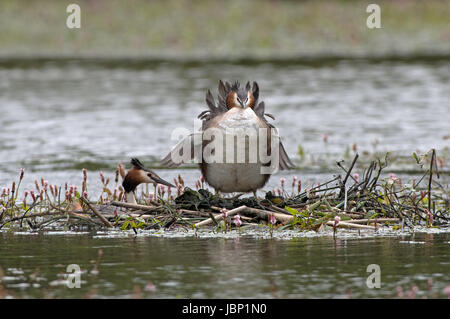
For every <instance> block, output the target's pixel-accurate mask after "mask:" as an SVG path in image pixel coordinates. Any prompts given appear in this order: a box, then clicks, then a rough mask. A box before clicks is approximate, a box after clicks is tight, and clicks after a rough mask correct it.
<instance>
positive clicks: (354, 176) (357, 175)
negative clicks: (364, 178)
mask: <svg viewBox="0 0 450 319" xmlns="http://www.w3.org/2000/svg"><path fill="white" fill-rule="evenodd" d="M353 178H354V179H355V182H356V183H358V182H359V174H357V173H355V174H353Z"/></svg>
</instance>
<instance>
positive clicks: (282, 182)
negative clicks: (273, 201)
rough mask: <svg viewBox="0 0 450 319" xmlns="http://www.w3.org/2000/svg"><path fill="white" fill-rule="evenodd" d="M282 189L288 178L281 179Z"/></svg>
mask: <svg viewBox="0 0 450 319" xmlns="http://www.w3.org/2000/svg"><path fill="white" fill-rule="evenodd" d="M280 183H281V187H282V188H284V183H286V178H284V177H282V178H280Z"/></svg>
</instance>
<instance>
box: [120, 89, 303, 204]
mask: <svg viewBox="0 0 450 319" xmlns="http://www.w3.org/2000/svg"><path fill="white" fill-rule="evenodd" d="M218 91H219V95H218V103H217V104H216V103H215V101H214V98H213V96H212V94H211V91H210V90H208V91H207V93H206V104H207V106H208V110H206V111H203V112H202V113H200V115H199V116H198V118H199V119H201V120H203V122H202V130H201V131H200V132H197V133H194V134H191V135H189V136H187V137H185V138H184V139H183V140H182V141H180V142H179V143H178V144H177V145H176V146H175V147H174V148H173V149H172V151H171V152H170V153H169V154H168V155H167V156H166V157H165V158H164V159H163V160H162V162H161V163H162V164H163V165H164V166H167V167H177V166H179V165H180V164H182V163H184V162H185V161H186V160H187V161H191V160H195V161H197V162H198V163H199V166H200V169H201V172H202V174H203V177H204V178H205V180H206V182H207V183H208V184H209V185H211V186H212V187H213V188H214V189H215V190H216V192H224V193H233V192H241V193H247V192H253V193H254V194H255V195H256V190H258V189H260V188H262V187H263V186H264V185H265V184H266V183H267V181H268V180H269V178H270V176H271V174H273V173H274V172H275V171H276V170H277V169H280V170H285V169H291V168H294V167H295V166H294V164H293V163H292V162H291V160H290V159H289V156H288V155H287V153H286V151H285V149H284V147H283V144H282V143H281V140H280V139H279V137H278V133H277V131H276V128H275V127H274V126H273V125H272V124H271V123H269V122H268V121H267V119H266V117H270V118H272V119H274V117H273V116H272V115H271V114H268V113H265V104H264V102H263V101H261V102H259V86H258V84H257V83H256V82H253V85H250V83H249V82H247V84H246V85H245V87H242V88H241V86H240V84H239V82H235V83H233V84H230V83H228V82H225V83H224V82H222V81H219V88H218ZM208 130H209V131H211V130H212V131H213V133H212V134H210V133H208V134H207V133H206V132H208ZM249 130H250V131H251V132H256V135H255V136H256V140H252V137H251V134H249ZM230 132H233V133H232V134H231V137H232V141H233V143H231V144H227V143H228V142H227V143H225V141H230V140H227V138H226V136H227V135H230ZM261 132H262V133H263V134H261ZM198 135H200V139H196V137H198ZM206 135H208V136H207V137H206ZM211 135H213V136H211ZM205 137H206V138H205ZM235 137H236V139H237V141H238V143H234V140H235V139H234V138H235ZM199 141H200V142H199ZM239 141H240V142H239ZM252 142H253V143H256V144H257V146H256V148H254V146H255V145H252ZM261 143H262V144H261ZM230 145H231V146H230ZM222 146H225V147H224V148H222ZM196 147H198V148H200V152H196V151H195V148H196ZM186 148H187V149H186ZM262 148H264V150H265V151H266V154H265V155H266V156H265V158H264V157H263V156H262V155H264V154H263V153H264V152H262V151H261V149H262ZM207 150H208V151H209V153H208V152H206V151H207ZM219 150H222V152H221V153H220V154H219V152H218V151H219ZM239 152H241V153H240V154H244V157H243V160H241V161H237V160H235V156H234V155H235V154H239ZM199 153H200V154H199ZM207 153H208V154H209V155H208V154H207ZM255 153H257V154H255ZM227 154H228V157H227ZM183 155H187V157H183ZM258 155H259V156H258ZM230 157H232V158H233V159H232V160H231V161H227V160H226V159H227V158H230ZM180 158H183V159H184V161H180ZM211 158H212V159H213V160H211ZM250 158H254V159H255V160H250ZM131 164H132V165H133V168H132V169H131V170H130V171H129V172H128V174H127V175H126V176H125V178H124V180H123V184H122V185H123V187H124V190H125V194H126V198H127V201H129V202H132V203H135V198H134V195H133V193H134V191H135V189H136V187H137V186H138V185H139V184H141V183H155V184H163V185H166V186H169V187H175V186H174V185H172V184H170V183H169V182H167V181H165V180H163V179H161V178H160V177H159V176H158V175H157V174H156V173H154V172H153V171H151V170H150V169H147V168H145V167H144V166H143V165H142V164H141V162H139V160H138V159H136V158H133V159H132V160H131Z"/></svg>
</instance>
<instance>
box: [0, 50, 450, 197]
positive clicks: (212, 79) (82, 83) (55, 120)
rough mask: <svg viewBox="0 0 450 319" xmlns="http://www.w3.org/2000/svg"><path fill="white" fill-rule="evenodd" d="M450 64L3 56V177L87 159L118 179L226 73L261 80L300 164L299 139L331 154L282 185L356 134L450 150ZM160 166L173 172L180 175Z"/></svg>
mask: <svg viewBox="0 0 450 319" xmlns="http://www.w3.org/2000/svg"><path fill="white" fill-rule="evenodd" d="M449 71H450V59H446V58H441V59H413V60H401V59H399V60H363V59H361V60H356V59H355V60H345V59H341V60H339V59H336V60H333V59H330V60H326V59H325V60H304V61H291V62H261V63H256V62H251V61H247V62H245V61H244V62H236V63H230V62H205V63H201V62H187V63H181V62H180V63H176V62H152V61H145V60H144V61H142V60H117V61H116V60H112V61H102V60H56V61H51V60H37V61H34V60H17V61H16V60H2V61H0V109H1V110H0V113H1V116H0V186H8V187H9V186H10V183H11V181H12V180H13V179H17V176H18V173H19V171H20V169H21V168H22V167H25V168H26V169H27V174H26V178H25V180H24V185H25V187H30V188H31V187H32V185H33V182H34V179H36V178H38V179H40V177H44V178H45V179H47V180H49V182H50V183H52V184H58V185H63V184H64V183H65V182H69V183H77V184H80V183H81V169H82V168H83V167H86V168H88V169H89V170H90V171H91V174H90V175H89V178H88V183H92V185H93V186H91V189H97V188H98V187H100V184H99V179H98V171H99V170H103V171H104V172H105V174H106V175H107V176H109V177H111V178H113V176H114V175H113V174H114V167H115V166H116V165H117V163H118V162H119V161H122V162H126V163H127V162H128V161H129V158H130V157H132V156H136V157H138V158H140V159H141V161H142V162H144V163H146V164H147V165H149V166H152V165H155V164H156V165H157V161H158V160H159V159H160V158H162V157H163V156H165V155H166V154H167V153H168V152H169V150H170V149H171V147H172V146H173V145H175V143H176V142H175V141H173V140H171V133H172V131H173V130H174V129H175V128H178V127H184V128H187V129H189V130H191V131H192V130H193V128H194V119H195V118H196V116H197V115H198V114H199V113H200V112H201V111H203V110H204V109H205V103H204V99H205V92H206V90H207V89H211V90H212V92H213V95H214V96H216V95H217V83H218V81H219V79H225V80H230V81H234V80H240V81H241V82H245V81H247V80H250V81H253V80H256V81H258V83H259V86H260V93H261V94H260V96H261V99H262V100H264V101H265V102H266V111H267V112H268V113H272V114H274V115H275V117H276V120H275V121H273V123H274V124H275V125H276V126H277V127H278V128H279V130H280V134H281V136H282V138H283V141H284V145H285V148H286V150H287V152H288V154H290V156H291V158H292V159H293V160H294V162H298V160H299V155H298V146H299V145H301V146H302V147H303V149H304V151H305V153H307V154H310V155H311V156H312V157H315V158H318V157H320V156H321V155H322V154H325V153H326V154H329V159H330V161H328V163H327V164H326V165H324V167H322V168H321V170H320V171H319V172H317V171H314V174H310V173H311V172H308V170H304V171H302V172H296V171H290V172H279V173H278V175H277V176H278V178H272V179H271V180H270V181H269V184H268V186H267V188H268V189H270V188H272V187H274V186H275V185H277V184H278V183H279V176H290V175H299V177H300V178H303V179H310V180H312V181H314V180H319V181H324V179H328V178H331V174H329V172H330V171H331V170H332V169H335V168H336V166H335V164H334V163H335V161H337V160H340V159H342V156H343V154H344V152H345V150H346V148H348V147H351V146H352V145H353V143H357V146H358V151H359V152H360V153H361V152H363V151H369V152H373V151H374V150H377V151H397V152H400V153H403V154H407V155H411V154H412V152H414V151H421V152H425V151H427V150H428V149H430V148H432V147H434V148H436V149H437V150H438V151H440V150H443V149H445V148H448V146H449V144H450V139H444V138H443V137H444V136H446V135H448V134H449V133H450V132H449V131H448V127H449V126H448V123H449V122H450V112H449V107H450V90H448V88H449V77H450V72H449ZM325 133H326V134H328V143H326V144H325V143H324V142H323V135H324V134H325ZM376 141H378V142H376ZM438 154H439V153H438ZM412 162H413V161H412V158H411V163H412ZM446 165H448V163H446ZM159 173H160V174H161V176H162V177H163V178H167V179H169V180H172V178H173V177H174V176H176V175H177V172H174V171H170V170H162V169H161V170H159ZM318 173H321V174H324V175H322V176H320V175H317V174H318ZM183 176H184V178H185V180H186V181H187V182H188V184H190V185H191V187H193V186H194V181H195V180H197V179H198V178H199V176H200V172H199V171H198V170H185V171H184V172H183ZM23 189H24V188H23Z"/></svg>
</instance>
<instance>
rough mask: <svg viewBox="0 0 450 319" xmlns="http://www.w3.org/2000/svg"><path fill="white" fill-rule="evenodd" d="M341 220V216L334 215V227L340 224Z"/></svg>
mask: <svg viewBox="0 0 450 319" xmlns="http://www.w3.org/2000/svg"><path fill="white" fill-rule="evenodd" d="M340 222H341V217H339V216H335V217H334V227H337V226H339V223H340Z"/></svg>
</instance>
